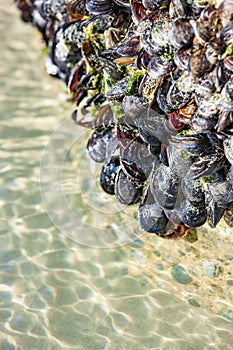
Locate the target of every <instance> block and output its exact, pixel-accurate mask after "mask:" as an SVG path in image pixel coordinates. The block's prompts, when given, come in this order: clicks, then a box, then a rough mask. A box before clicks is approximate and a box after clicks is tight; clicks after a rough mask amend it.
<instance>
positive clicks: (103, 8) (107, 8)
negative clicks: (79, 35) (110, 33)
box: [86, 0, 115, 15]
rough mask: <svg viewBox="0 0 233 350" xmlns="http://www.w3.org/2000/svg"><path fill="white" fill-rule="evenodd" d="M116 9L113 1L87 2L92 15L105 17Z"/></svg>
mask: <svg viewBox="0 0 233 350" xmlns="http://www.w3.org/2000/svg"><path fill="white" fill-rule="evenodd" d="M114 7H115V4H114V2H113V1H112V0H87V2H86V9H87V11H88V12H89V13H90V14H94V15H103V14H106V13H109V12H111V11H112V10H113V9H114Z"/></svg>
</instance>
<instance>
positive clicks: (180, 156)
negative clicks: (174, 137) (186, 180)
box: [167, 143, 193, 178]
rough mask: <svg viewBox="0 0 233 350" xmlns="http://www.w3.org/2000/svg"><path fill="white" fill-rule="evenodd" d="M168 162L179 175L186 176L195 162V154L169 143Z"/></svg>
mask: <svg viewBox="0 0 233 350" xmlns="http://www.w3.org/2000/svg"><path fill="white" fill-rule="evenodd" d="M167 158H168V164H169V167H170V168H171V170H172V171H173V172H174V173H175V174H177V176H179V177H181V178H182V177H184V176H185V175H186V174H187V173H188V171H189V169H190V166H191V164H192V163H193V156H192V155H190V154H187V153H185V152H182V150H180V149H178V148H177V147H175V145H173V144H171V143H169V145H168V146H167Z"/></svg>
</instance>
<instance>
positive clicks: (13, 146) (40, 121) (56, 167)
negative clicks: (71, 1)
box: [0, 0, 233, 350]
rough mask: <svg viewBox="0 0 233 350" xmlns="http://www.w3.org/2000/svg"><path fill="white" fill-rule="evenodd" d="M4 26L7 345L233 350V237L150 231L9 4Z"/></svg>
mask: <svg viewBox="0 0 233 350" xmlns="http://www.w3.org/2000/svg"><path fill="white" fill-rule="evenodd" d="M0 30H1V33H2V35H1V37H2V39H1V41H0V52H1V61H0V76H1V79H0V89H1V93H0V100H1V108H0V115H1V118H0V119H1V121H0V123H1V126H0V136H1V141H0V142H1V149H0V157H1V168H0V174H1V176H0V181H1V188H0V218H1V219H0V220H1V225H0V349H1V350H13V349H17V350H23V349H24V350H34V349H35V350H39V349H42V350H47V349H53V350H60V349H67V350H68V349H69V350H92V349H93V350H102V349H106V350H117V349H122V350H131V349H132V350H144V349H151V350H152V349H166V350H169V349H171V350H176V349H177V350H185V349H189V350H192V349H197V350H200V349H224V350H225V349H226V350H227V349H229V350H230V349H232V332H233V251H232V247H233V234H232V229H230V228H226V227H225V226H224V224H222V226H220V228H219V229H218V230H217V229H216V230H209V229H207V228H206V227H205V228H203V229H201V230H199V232H198V240H195V239H193V241H192V239H191V237H190V238H189V240H182V241H179V242H170V241H164V240H162V239H160V238H158V237H155V236H153V235H143V234H142V232H141V231H140V230H139V228H138V224H137V220H136V219H135V212H136V208H132V209H131V210H128V209H126V208H124V207H122V206H120V205H118V204H116V203H115V201H114V199H112V198H109V197H108V196H105V195H104V194H102V193H101V192H100V190H99V188H98V185H97V183H98V167H97V168H94V166H93V164H90V162H89V160H88V159H87V158H86V155H85V152H84V151H83V144H84V143H85V137H86V132H85V131H84V130H82V129H78V128H77V127H74V125H73V123H72V121H70V119H69V116H70V113H71V111H72V106H71V105H70V104H69V103H68V102H67V101H66V100H67V96H66V94H65V88H64V85H63V84H62V83H61V82H59V81H57V80H53V79H52V78H50V77H48V76H47V75H46V72H45V68H44V56H43V52H42V50H41V47H42V46H41V45H40V41H39V36H38V34H37V33H36V32H35V31H34V30H33V29H32V28H31V27H30V26H29V25H25V24H23V23H21V21H20V20H19V14H18V12H17V11H16V10H15V9H14V7H13V5H12V4H11V3H10V2H8V1H7V0H1V4H0ZM126 243H128V244H126Z"/></svg>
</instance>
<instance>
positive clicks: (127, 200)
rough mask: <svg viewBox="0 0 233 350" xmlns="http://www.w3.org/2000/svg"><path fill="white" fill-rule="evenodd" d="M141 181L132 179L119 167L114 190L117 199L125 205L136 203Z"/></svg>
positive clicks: (141, 186) (140, 189) (141, 185)
mask: <svg viewBox="0 0 233 350" xmlns="http://www.w3.org/2000/svg"><path fill="white" fill-rule="evenodd" d="M142 188H143V183H142V182H140V181H135V180H132V179H131V178H130V177H129V176H127V175H126V174H125V173H124V171H123V170H122V169H121V168H120V169H119V170H118V173H117V176H116V181H115V188H114V192H115V195H116V198H117V200H118V201H119V202H120V203H122V204H125V205H131V204H135V203H138V202H139V201H140V198H141V195H142Z"/></svg>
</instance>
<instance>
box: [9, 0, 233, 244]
mask: <svg viewBox="0 0 233 350" xmlns="http://www.w3.org/2000/svg"><path fill="white" fill-rule="evenodd" d="M15 3H16V6H17V7H18V9H19V10H21V17H22V19H23V20H24V21H26V22H32V23H33V25H34V26H35V27H36V28H37V29H38V30H39V31H40V32H41V34H42V37H43V41H44V42H45V44H46V45H47V47H48V55H47V60H46V67H47V71H48V73H49V74H51V75H52V76H54V77H57V78H60V79H62V80H63V81H64V82H65V83H66V85H67V87H68V90H69V92H70V93H71V95H72V100H73V102H74V103H75V104H76V108H75V110H74V112H73V114H72V118H73V120H74V122H75V123H76V124H78V125H81V126H83V127H87V128H90V129H92V131H93V132H92V135H91V137H90V138H89V140H88V142H87V151H88V153H89V156H90V157H91V158H92V159H93V160H94V161H96V162H100V163H103V166H102V171H101V175H100V184H101V186H102V188H103V190H105V191H106V192H107V193H109V194H112V195H115V196H116V198H117V200H118V201H120V202H121V203H123V204H125V205H131V204H135V203H138V205H139V207H138V218H139V222H140V225H141V227H142V229H143V230H145V231H147V232H151V233H155V234H157V235H159V236H161V237H163V238H167V239H179V238H180V237H182V236H183V235H185V233H186V232H187V229H188V228H196V227H200V226H202V225H203V224H204V223H205V222H206V221H208V223H209V225H210V226H211V227H215V226H216V225H217V224H218V222H219V221H220V219H221V218H222V217H223V218H224V219H225V221H226V223H227V224H228V225H229V226H230V227H233V74H232V72H233V0H224V1H222V2H221V1H217V0H193V1H192V0H171V1H170V0H165V1H161V0H141V1H135V0H71V1H70V0H34V1H33V0H15Z"/></svg>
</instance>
